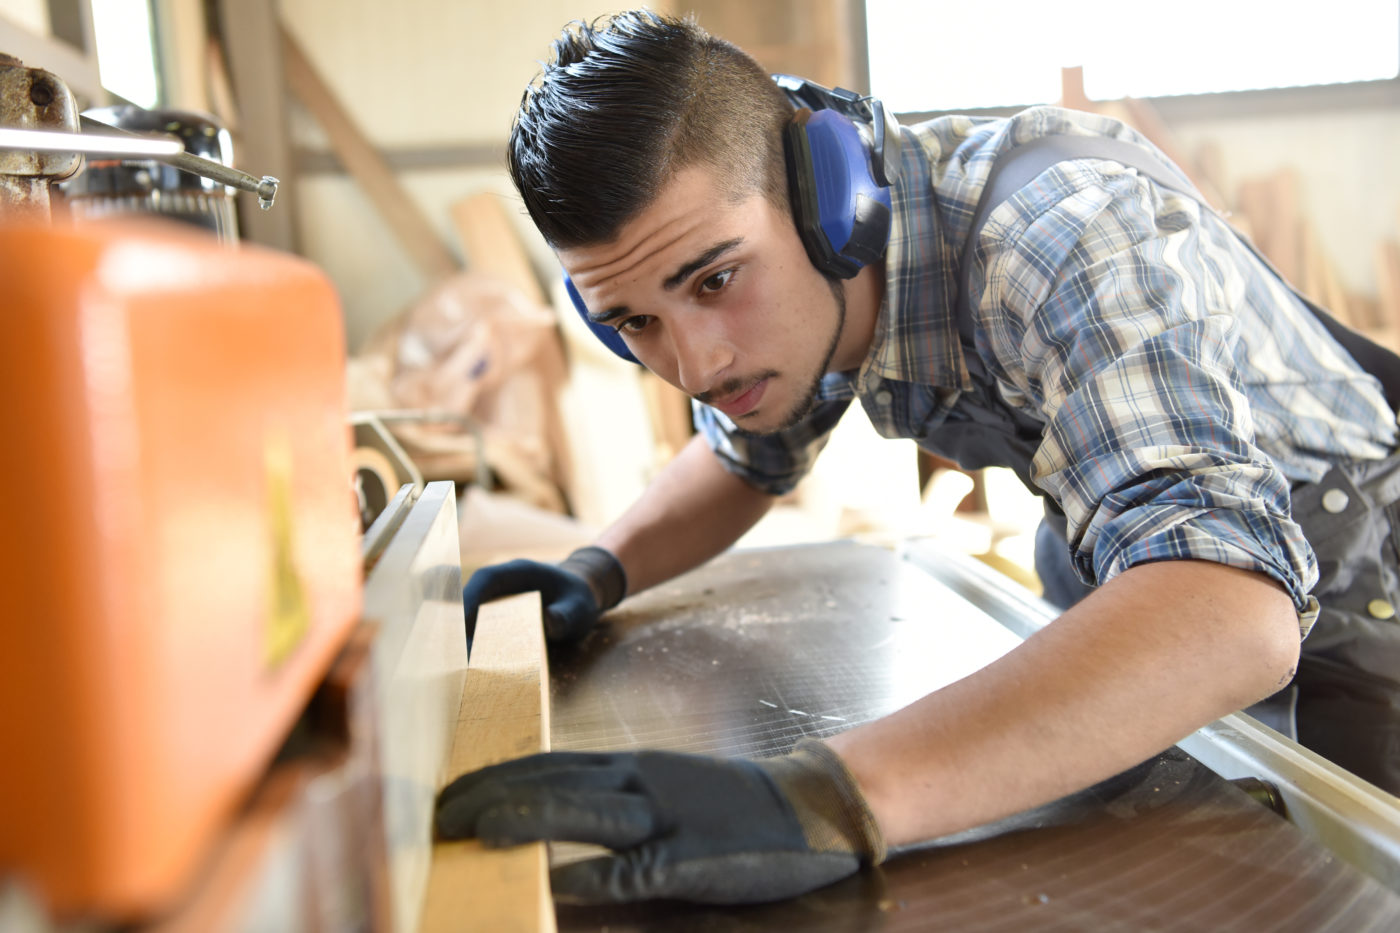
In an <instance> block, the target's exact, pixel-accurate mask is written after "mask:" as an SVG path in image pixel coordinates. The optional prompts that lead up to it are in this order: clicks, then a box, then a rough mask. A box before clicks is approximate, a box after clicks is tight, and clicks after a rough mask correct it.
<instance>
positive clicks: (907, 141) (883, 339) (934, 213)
mask: <svg viewBox="0 0 1400 933" xmlns="http://www.w3.org/2000/svg"><path fill="white" fill-rule="evenodd" d="M921 129H922V128H921V127H906V128H903V129H902V130H901V132H902V133H903V134H904V141H903V142H904V144H903V145H902V146H901V147H900V153H901V158H900V167H899V180H898V181H897V182H896V183H895V186H894V187H893V189H891V202H892V205H893V208H894V210H893V217H892V218H891V224H890V243H889V247H888V248H887V249H886V250H885V295H884V298H883V300H882V301H881V303H880V311H879V315H878V317H877V319H876V323H875V335H874V337H873V339H872V340H871V344H870V352H869V353H868V354H867V355H866V358H865V362H864V363H863V364H862V365H861V368H860V372H859V373H858V375H857V377H856V390H857V391H859V392H861V393H865V392H873V391H874V390H875V388H876V387H877V386H878V384H879V382H880V381H882V380H886V379H893V380H898V381H901V382H911V383H923V384H927V385H933V386H937V387H940V388H948V389H963V390H965V389H970V388H971V387H972V383H971V379H970V378H969V376H968V373H967V365H966V363H965V362H964V360H963V353H962V346H961V344H960V343H959V340H958V330H957V327H956V326H955V325H954V321H953V306H954V303H955V301H956V285H957V278H956V269H957V254H956V252H955V250H954V246H953V245H952V244H949V243H948V242H947V240H946V238H945V237H944V235H943V232H942V230H941V225H940V224H939V221H938V211H939V209H940V204H939V202H938V197H937V192H935V190H934V187H933V173H934V168H933V166H934V163H935V161H936V159H937V158H938V157H939V155H940V153H941V151H942V146H941V145H940V144H939V141H938V139H937V138H935V137H934V135H933V134H932V133H925V132H921ZM968 209H969V211H970V210H971V208H970V206H969V208H968Z"/></svg>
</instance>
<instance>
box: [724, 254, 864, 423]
mask: <svg viewBox="0 0 1400 933" xmlns="http://www.w3.org/2000/svg"><path fill="white" fill-rule="evenodd" d="M822 278H824V279H826V285H827V288H829V289H830V290H831V296H832V300H833V301H834V302H835V304H836V329H835V330H834V331H833V332H832V334H831V343H830V344H829V345H828V346H827V348H826V354H825V356H824V357H823V358H822V364H821V365H820V366H818V367H817V371H816V372H815V373H814V374H813V376H812V379H811V382H809V383H808V385H807V391H806V392H804V393H803V394H802V395H801V397H799V398H798V399H797V401H795V402H794V403H793V405H792V408H790V409H789V410H788V413H787V415H786V416H785V417H784V418H783V420H782V422H781V423H780V424H778V426H777V427H773V428H767V429H765V430H758V431H755V430H749V429H747V428H743V427H740V426H738V425H735V427H736V428H737V430H738V433H739V434H741V435H746V436H748V437H763V436H765V435H769V434H778V433H779V432H782V431H786V430H787V429H788V428H791V427H794V426H795V425H797V424H798V423H799V422H801V421H802V420H803V419H804V418H806V417H807V416H808V415H810V414H811V413H812V409H813V408H815V407H816V406H817V393H818V392H819V391H821V385H822V379H823V377H825V376H826V374H827V372H828V371H829V370H830V369H831V361H832V360H833V359H835V358H836V348H837V347H838V346H840V345H841V335H842V334H843V333H844V332H845V330H846V289H845V288H844V287H843V286H842V284H841V282H842V280H841V279H838V278H836V277H835V276H830V275H825V274H823V276H822ZM775 375H777V373H767V374H765V375H764V378H769V377H770V376H775Z"/></svg>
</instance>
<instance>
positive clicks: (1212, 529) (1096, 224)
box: [979, 166, 1317, 628]
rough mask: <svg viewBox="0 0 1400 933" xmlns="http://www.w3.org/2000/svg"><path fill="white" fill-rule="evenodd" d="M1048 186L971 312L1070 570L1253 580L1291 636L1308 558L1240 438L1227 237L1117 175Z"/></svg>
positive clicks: (1304, 614) (1235, 297)
mask: <svg viewBox="0 0 1400 933" xmlns="http://www.w3.org/2000/svg"><path fill="white" fill-rule="evenodd" d="M1055 171H1060V170H1058V169H1057V170H1055ZM1090 171H1092V170H1091V169H1087V168H1084V167H1082V166H1081V167H1078V168H1072V169H1065V170H1064V172H1065V173H1073V172H1090ZM1065 187H1066V189H1067V190H1071V189H1072V190H1073V193H1072V194H1069V195H1068V196H1066V197H1063V198H1057V197H1050V196H1047V197H1046V203H1043V204H1041V205H1038V206H1035V208H1034V209H1030V208H1031V207H1032V202H1033V201H1034V199H1035V196H1036V195H1035V193H1034V192H1030V193H1028V194H1027V198H1026V199H1024V200H1023V202H1022V203H1021V204H1020V205H1019V208H1020V215H1019V219H1018V220H1017V221H1015V222H1014V223H1013V225H1011V226H1008V227H1007V228H1006V229H1004V230H1003V231H1002V233H1003V234H1004V235H1005V237H1006V239H1005V241H1004V242H1005V243H1006V244H1008V245H1007V248H1005V249H1002V250H999V251H995V252H993V253H991V254H989V260H988V266H987V282H988V283H989V285H996V286H997V287H996V288H988V289H987V290H986V291H985V292H984V293H983V294H984V299H986V300H983V301H982V302H981V303H980V307H979V314H980V315H981V316H982V321H983V325H984V327H985V331H986V333H987V335H988V340H989V343H990V345H991V346H992V347H993V349H994V355H995V357H996V359H997V363H996V365H997V366H999V367H1000V368H999V371H998V372H997V376H998V378H999V379H1001V380H1002V381H1003V383H1004V385H1005V387H1006V390H1007V394H1008V399H1009V400H1011V401H1013V403H1019V404H1024V405H1026V406H1028V407H1033V408H1035V409H1037V410H1038V411H1039V413H1040V415H1041V417H1043V418H1045V419H1046V429H1045V434H1044V439H1043V441H1042V444H1041V446H1040V448H1039V450H1038V451H1037V453H1036V455H1035V458H1034V461H1033V463H1032V474H1031V475H1032V479H1033V480H1034V482H1035V483H1036V484H1037V485H1038V486H1040V487H1041V488H1042V489H1044V490H1045V491H1046V492H1047V493H1048V494H1049V495H1050V496H1052V497H1053V498H1054V499H1055V501H1056V502H1057V503H1058V504H1059V505H1060V507H1061V508H1062V509H1063V510H1064V512H1065V515H1066V517H1067V519H1068V529H1069V541H1070V547H1071V551H1072V557H1073V561H1074V564H1075V567H1076V569H1077V571H1078V572H1079V573H1080V575H1081V576H1082V577H1083V578H1084V579H1085V580H1086V581H1088V582H1091V583H1096V584H1103V583H1105V582H1107V581H1108V580H1110V579H1112V578H1113V577H1114V576H1116V575H1118V574H1119V573H1121V572H1123V571H1124V570H1126V569H1127V568H1129V567H1132V566H1134V565H1136V564H1141V563H1146V562H1150V561H1159V560H1181V559H1195V560H1206V561H1213V562H1215V563H1220V564H1226V565H1229V566H1234V567H1240V568H1243V569H1247V570H1252V571H1257V572H1260V573H1264V574H1267V575H1268V576H1269V577H1271V578H1273V579H1274V580H1277V581H1278V582H1279V583H1280V584H1281V585H1282V586H1283V587H1284V588H1286V589H1287V591H1288V592H1289V594H1290V595H1291V597H1292V598H1293V602H1294V605H1295V606H1296V607H1297V609H1298V611H1299V617H1300V621H1301V622H1302V623H1303V624H1304V627H1305V628H1306V627H1307V625H1309V624H1310V622H1311V615H1312V614H1315V611H1316V609H1315V607H1316V603H1315V601H1314V600H1313V599H1312V597H1310V596H1309V595H1308V591H1309V590H1310V589H1311V588H1312V586H1313V584H1314V583H1315V581H1316V575H1317V570H1316V562H1315V559H1314V556H1313V553H1312V549H1311V548H1310V547H1309V545H1308V543H1307V541H1306V540H1305V538H1304V536H1303V533H1302V531H1301V529H1300V528H1299V527H1298V525H1297V524H1295V523H1294V522H1293V520H1292V519H1291V517H1290V498H1289V486H1290V484H1289V481H1288V479H1287V478H1286V477H1285V476H1284V475H1283V474H1282V472H1281V471H1280V470H1279V468H1278V466H1277V465H1276V464H1275V462H1274V461H1273V460H1272V459H1271V458H1270V457H1269V455H1268V454H1266V453H1265V452H1264V451H1263V450H1262V449H1261V448H1260V447H1259V445H1258V444H1257V442H1256V425H1255V421H1254V418H1253V413H1252V411H1251V406H1250V400H1249V396H1248V394H1247V392H1246V386H1245V383H1244V381H1243V377H1242V375H1241V366H1240V365H1239V360H1240V359H1241V358H1242V356H1243V355H1247V353H1248V348H1247V347H1242V346H1241V345H1240V343H1239V341H1240V330H1241V328H1239V327H1237V326H1236V323H1237V322H1236V320H1235V310H1236V308H1237V307H1238V303H1239V302H1240V301H1242V300H1243V296H1244V293H1245V291H1246V288H1245V280H1246V278H1247V276H1246V273H1245V272H1243V271H1241V267H1240V266H1239V262H1240V261H1241V257H1240V256H1239V255H1237V254H1236V252H1235V251H1234V250H1232V249H1231V246H1230V243H1231V242H1232V241H1230V240H1228V239H1226V238H1228V237H1230V236H1231V234H1229V233H1228V231H1223V230H1222V229H1214V228H1212V226H1211V225H1219V226H1221V227H1223V225H1220V224H1219V221H1217V220H1216V219H1215V218H1213V217H1207V218H1204V219H1203V218H1202V217H1201V214H1200V209H1199V207H1198V205H1196V204H1195V202H1192V201H1190V199H1187V198H1182V197H1178V196H1172V195H1167V196H1164V195H1163V194H1162V193H1161V192H1160V191H1159V190H1158V189H1156V187H1155V186H1153V185H1151V184H1150V183H1148V182H1146V181H1145V180H1143V179H1141V178H1138V177H1137V176H1136V174H1135V173H1132V172H1125V171H1121V170H1118V171H1112V170H1111V171H1109V172H1108V173H1107V174H1106V175H1105V176H1104V177H1102V178H1101V179H1100V180H1099V182H1098V183H1097V184H1092V185H1086V184H1084V183H1083V179H1082V178H1081V179H1079V180H1078V181H1077V182H1076V183H1074V184H1066V186H1065ZM1042 208H1043V209H1042ZM1008 213H1015V212H1014V211H1009V212H1008ZM991 226H992V225H991V224H990V223H989V224H988V227H989V228H990V227H991ZM1012 283H1015V284H1014V285H1013V284H1012ZM1281 375H1282V376H1283V377H1284V378H1286V374H1281Z"/></svg>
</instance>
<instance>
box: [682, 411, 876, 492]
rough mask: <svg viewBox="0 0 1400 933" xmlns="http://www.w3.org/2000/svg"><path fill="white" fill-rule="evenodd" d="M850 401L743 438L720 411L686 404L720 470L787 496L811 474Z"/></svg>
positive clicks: (759, 488) (745, 435)
mask: <svg viewBox="0 0 1400 933" xmlns="http://www.w3.org/2000/svg"><path fill="white" fill-rule="evenodd" d="M850 404H851V402H850V399H833V400H828V401H823V402H818V403H817V404H816V405H815V406H814V407H813V409H812V411H811V412H810V413H808V415H807V416H806V417H805V418H803V419H802V420H801V421H800V422H798V423H797V424H795V425H793V426H792V427H790V428H787V429H785V430H783V431H779V432H777V433H774V434H765V435H756V434H746V433H743V432H741V431H739V429H738V428H737V427H736V426H735V424H734V422H733V421H732V420H730V419H729V418H728V417H727V416H726V415H724V414H723V413H722V412H719V411H716V410H715V409H713V408H711V407H710V406H708V405H704V404H701V403H700V402H695V401H692V402H691V411H692V414H693V417H694V420H695V428H696V430H697V431H699V432H700V433H701V434H702V435H704V437H705V440H706V442H707V443H708V444H709V445H710V449H711V450H713V451H714V452H715V456H717V457H718V458H719V461H720V463H721V464H722V465H723V466H724V468H725V469H726V470H728V471H729V472H730V473H733V474H734V475H735V476H738V477H739V478H740V479H742V480H744V481H745V482H746V483H748V484H749V485H750V486H752V487H754V488H755V489H757V490H760V491H761V492H766V493H768V494H769V495H774V496H780V495H783V494H784V493H787V492H791V491H792V489H793V488H794V487H796V486H797V484H798V482H799V481H801V479H802V477H804V476H806V475H807V473H808V472H810V471H811V469H812V464H814V463H815V462H816V460H817V455H818V454H819V453H821V451H822V448H823V447H825V446H826V442H827V441H828V440H829V439H830V437H831V431H832V429H833V428H835V427H836V422H838V421H839V420H841V415H842V414H843V413H844V412H845V411H846V409H847V408H848V407H849V406H850Z"/></svg>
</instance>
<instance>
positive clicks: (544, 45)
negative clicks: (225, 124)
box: [282, 0, 1400, 349]
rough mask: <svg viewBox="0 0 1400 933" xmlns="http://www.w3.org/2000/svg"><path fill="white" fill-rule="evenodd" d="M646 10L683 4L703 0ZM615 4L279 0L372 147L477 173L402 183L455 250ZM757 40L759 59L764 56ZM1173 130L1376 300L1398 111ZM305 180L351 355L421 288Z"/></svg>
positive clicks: (711, 13) (330, 197)
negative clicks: (591, 23) (1280, 175)
mask: <svg viewBox="0 0 1400 933" xmlns="http://www.w3.org/2000/svg"><path fill="white" fill-rule="evenodd" d="M652 5H653V6H654V7H657V8H660V9H678V8H680V7H681V6H686V8H690V7H691V6H694V5H695V4H689V5H687V4H684V3H680V2H674V3H659V4H652ZM617 6H618V5H610V6H605V5H602V4H598V3H592V2H587V0H585V2H579V0H538V2H531V3H528V4H499V3H494V2H487V0H468V2H461V0H405V2H403V3H401V4H399V5H397V6H396V7H395V9H394V12H393V13H388V12H386V9H385V7H384V6H383V5H382V4H380V3H377V2H374V0H283V3H282V16H283V18H284V20H285V21H286V23H287V24H288V27H289V29H290V30H291V31H292V32H293V33H294V35H295V36H296V37H297V38H298V39H299V40H300V42H301V43H302V45H303V47H304V48H305V50H306V52H307V54H308V56H309V57H310V58H311V59H312V61H313V62H314V64H315V65H316V66H317V67H318V68H319V69H320V70H321V71H322V73H323V74H324V76H325V77H326V79H327V80H328V82H329V83H331V84H332V86H333V87H334V89H335V91H336V93H337V94H338V96H339V97H340V98H341V100H342V102H343V103H344V104H345V106H346V108H347V109H348V110H349V111H350V113H351V115H352V116H353V117H354V118H355V119H356V120H357V121H358V123H359V124H360V126H361V128H362V129H363V130H364V131H365V132H366V134H367V135H368V136H369V138H370V139H371V140H372V141H373V142H374V143H375V144H376V145H377V146H379V147H381V148H382V149H383V150H385V151H387V152H389V153H391V154H392V153H395V152H400V153H402V152H414V151H419V152H429V153H431V152H433V151H437V152H440V153H441V152H450V151H451V150H452V149H453V148H454V147H455V148H459V149H461V150H462V151H463V152H464V156H465V158H464V162H467V163H469V164H463V165H462V166H461V167H455V168H453V167H433V168H418V169H410V170H404V171H401V172H400V180H401V182H402V183H403V185H404V187H405V188H406V189H407V190H408V192H409V195H410V196H411V197H412V198H413V200H414V201H415V202H416V203H417V204H418V205H419V206H420V207H421V208H422V210H423V212H424V213H425V215H426V216H427V217H428V218H429V220H430V222H431V223H432V224H433V225H434V226H435V227H436V228H437V229H438V231H439V232H440V234H441V236H442V238H443V240H444V242H446V243H447V244H448V245H449V246H450V248H451V249H453V250H454V251H456V252H458V253H460V247H459V246H458V244H457V241H456V237H455V235H454V233H453V232H452V230H451V224H450V217H449V213H448V207H449V205H451V204H452V203H453V202H454V201H456V200H458V199H459V198H461V197H463V196H464V195H466V194H468V193H471V192H473V191H476V190H479V189H481V188H488V189H490V190H494V191H499V192H500V193H502V194H503V195H505V196H507V197H508V198H509V199H511V201H512V202H514V193H513V191H512V190H511V187H510V184H509V180H508V178H507V177H506V174H505V171H504V168H503V166H502V165H501V163H500V160H499V158H490V155H492V154H495V153H498V152H500V151H502V149H501V147H502V146H503V143H504V139H505V135H506V132H507V128H508V126H509V123H510V119H511V115H512V114H513V112H514V110H515V107H516V106H517V104H518V103H519V99H520V93H521V91H522V89H523V88H524V86H525V84H526V83H527V82H528V81H529V80H530V79H531V78H532V77H533V76H534V75H535V74H536V72H537V71H538V61H539V60H540V59H542V58H543V57H545V55H546V54H547V51H548V43H549V41H550V40H551V38H552V37H553V36H554V35H555V34H557V32H558V30H559V28H560V27H561V26H562V25H563V24H564V23H565V22H567V21H569V20H571V19H578V18H584V19H589V18H592V17H594V16H597V15H602V14H603V13H606V12H609V11H610V10H612V9H616V8H617ZM701 6H702V7H707V9H706V10H705V11H704V13H703V14H702V21H704V22H707V23H711V24H712V25H713V27H714V28H716V31H720V32H723V31H724V30H725V29H726V28H730V27H731V26H732V27H733V28H736V29H741V28H742V27H743V23H744V18H745V10H746V9H751V7H752V5H751V4H735V3H733V2H729V0H706V3H704V4H701ZM820 6H824V7H831V6H832V4H823V5H820ZM835 6H838V7H839V6H840V5H839V4H837V5H835ZM812 8H813V9H815V8H816V6H813V7H812ZM765 9H766V8H765ZM748 15H749V18H753V16H754V14H752V13H750V14H748ZM764 15H765V16H767V13H766V12H765V14H764ZM707 17H708V18H707ZM828 31H829V29H828ZM817 32H818V34H820V30H818V31H817ZM770 40H771V37H770ZM762 41H763V40H760V46H761V48H768V46H766V45H762ZM798 44H799V45H800V44H801V43H798ZM773 47H774V48H776V47H777V46H776V45H775V46H773ZM849 55H850V51H849V50H845V51H842V50H841V49H834V50H833V55H832V56H831V58H832V60H835V59H838V58H841V57H842V56H846V57H849ZM785 64H786V63H779V65H773V67H779V66H780V65H785ZM292 116H293V127H292V134H293V139H294V141H295V143H296V145H297V146H298V147H300V148H302V149H308V150H311V151H325V150H327V149H328V146H327V144H326V142H325V140H324V139H323V138H322V137H321V135H320V133H319V131H318V129H317V127H316V125H315V121H314V120H313V119H311V118H310V116H309V115H308V114H306V113H305V112H304V111H302V110H301V109H300V108H299V107H297V106H296V105H293V108H292ZM1171 129H1172V131H1173V132H1174V133H1175V134H1176V136H1177V137H1178V139H1179V140H1180V142H1181V143H1182V144H1183V148H1184V149H1185V150H1186V151H1188V152H1191V151H1195V150H1196V149H1197V148H1199V147H1200V146H1201V145H1204V144H1207V143H1214V144H1215V145H1216V146H1217V148H1218V150H1219V151H1220V153H1221V161H1222V168H1223V171H1224V173H1225V178H1224V181H1225V183H1226V184H1227V185H1228V186H1234V185H1236V184H1238V182H1239V181H1240V180H1241V179H1245V178H1251V177H1257V176H1260V175H1266V174H1269V173H1271V172H1273V171H1276V170H1278V169H1280V168H1288V167H1291V168H1293V169H1295V170H1296V171H1297V173H1298V177H1299V198H1300V209H1301V212H1302V213H1303V214H1304V215H1305V216H1307V217H1308V218H1309V220H1310V221H1311V222H1312V224H1313V225H1314V228H1315V230H1316V232H1317V234H1318V237H1319V240H1320V242H1321V244H1322V245H1323V248H1324V250H1325V251H1326V253H1327V254H1328V257H1329V258H1330V259H1331V260H1332V262H1333V263H1334V265H1335V267H1336V271H1337V274H1338V276H1339V278H1340V279H1341V281H1342V284H1343V285H1344V287H1345V288H1346V289H1347V290H1348V291H1352V292H1356V293H1359V294H1362V295H1366V296H1370V297H1372V298H1374V297H1375V294H1376V284H1375V279H1376V271H1375V263H1374V256H1375V251H1376V244H1377V243H1378V242H1379V241H1381V240H1382V239H1394V238H1396V237H1397V235H1398V234H1400V231H1398V230H1397V225H1400V167H1397V166H1396V165H1395V163H1394V161H1393V160H1389V159H1384V158H1381V157H1380V153H1384V152H1389V151H1394V150H1393V146H1394V144H1395V143H1396V142H1400V113H1397V112H1395V111H1394V110H1393V109H1374V110H1355V109H1348V110H1344V111H1339V112H1332V113H1318V112H1299V113H1297V114H1289V115H1282V116H1258V117H1245V118H1238V117H1232V118H1230V119H1220V118H1207V119H1193V120H1181V119H1173V121H1172V124H1171ZM297 185H298V187H299V194H300V198H299V202H298V211H299V214H298V218H297V219H298V224H299V229H300V231H301V237H302V247H303V251H304V252H305V253H306V254H307V255H308V256H309V257H310V258H311V259H313V260H314V261H316V262H318V263H320V264H321V265H322V266H323V267H324V268H326V269H327V271H328V272H329V273H330V275H331V276H332V278H333V279H334V280H335V281H336V283H337V285H338V286H339V287H340V290H341V293H342V295H343V300H344V302H345V307H346V316H347V331H348V338H349V342H350V345H351V347H352V349H353V348H356V347H358V346H359V345H360V344H361V343H362V342H363V340H364V339H365V338H366V337H367V336H368V335H369V334H370V333H371V332H372V331H373V329H374V328H375V327H376V326H377V325H378V324H380V323H381V322H383V321H385V320H387V319H388V318H389V317H391V316H393V315H394V314H396V313H397V312H398V311H400V310H402V309H403V308H404V307H405V306H406V305H407V304H409V303H410V302H411V301H413V300H414V299H415V298H416V297H417V296H418V295H420V294H421V293H422V291H423V289H424V288H425V287H426V284H427V283H425V282H424V281H423V280H422V277H421V275H420V273H419V272H418V271H417V269H416V268H415V266H414V264H413V263H412V262H411V261H410V257H408V256H406V255H405V254H404V253H403V250H402V248H401V247H400V245H399V244H398V242H397V241H396V240H395V239H394V238H393V236H392V235H391V234H390V233H389V231H388V230H386V229H385V228H384V226H383V224H382V223H381V222H380V220H379V218H378V216H377V215H376V213H375V211H374V209H373V207H372V206H371V205H370V203H369V201H368V200H367V199H366V198H365V196H364V195H363V193H362V192H361V190H360V189H359V188H358V186H357V185H356V184H355V183H354V182H353V181H352V180H351V179H350V177H349V176H348V175H345V174H343V173H341V172H338V171H325V170H322V171H310V172H306V173H303V174H302V175H301V176H300V177H299V178H298V179H297ZM512 214H513V218H512V219H513V221H514V222H515V224H516V228H517V230H518V232H519V233H520V235H521V237H522V239H523V240H524V241H525V242H526V244H527V246H528V247H529V248H530V250H531V252H532V255H533V257H534V259H535V261H536V263H537V265H538V267H539V269H540V271H541V272H544V273H546V274H548V273H549V271H550V266H551V265H552V264H551V262H550V259H549V255H548V251H547V250H546V249H545V247H544V245H543V243H542V242H541V241H540V240H539V238H538V236H537V235H536V234H535V233H534V231H533V228H531V226H530V224H529V222H528V219H527V218H526V217H525V216H524V215H523V213H522V212H512Z"/></svg>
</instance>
